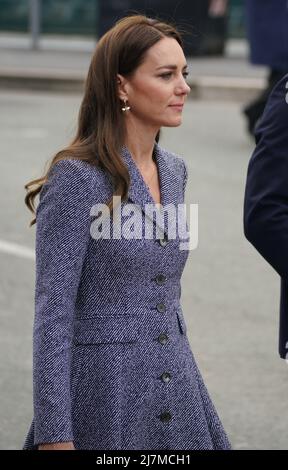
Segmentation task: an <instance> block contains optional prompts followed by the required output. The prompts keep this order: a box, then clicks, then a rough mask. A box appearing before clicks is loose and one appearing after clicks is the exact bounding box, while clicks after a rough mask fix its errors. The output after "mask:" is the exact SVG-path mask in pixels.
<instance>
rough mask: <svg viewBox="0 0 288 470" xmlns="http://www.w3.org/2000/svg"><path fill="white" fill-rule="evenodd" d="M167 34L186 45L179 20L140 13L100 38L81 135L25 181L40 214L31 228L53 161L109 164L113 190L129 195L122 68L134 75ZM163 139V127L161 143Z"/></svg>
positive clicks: (88, 82)
mask: <svg viewBox="0 0 288 470" xmlns="http://www.w3.org/2000/svg"><path fill="white" fill-rule="evenodd" d="M164 37H172V38H174V39H176V41H177V42H178V43H179V44H180V46H181V47H182V48H183V40H182V37H181V34H180V32H179V31H178V30H177V29H176V27H175V26H174V25H172V24H171V23H167V22H166V21H165V22H164V21H162V20H160V19H156V18H149V17H147V16H145V15H140V14H137V15H135V14H134V15H130V16H125V17H124V18H122V19H120V20H118V21H117V22H116V23H115V25H114V26H113V27H112V28H111V29H109V30H108V31H107V32H106V33H105V34H104V35H103V36H102V37H101V38H100V40H99V41H98V43H97V45H96V48H95V51H94V53H93V56H92V59H91V63H90V66H89V70H88V74H87V78H86V81H85V89H84V96H83V99H82V103H81V106H80V109H79V115H78V126H77V132H76V135H75V137H74V138H73V140H72V142H71V143H70V144H68V146H67V147H65V148H64V149H62V150H60V151H58V152H57V153H56V155H55V156H54V157H53V158H52V161H51V163H50V164H49V166H48V170H47V171H46V173H45V174H44V176H42V177H41V178H37V179H34V180H32V181H30V182H28V183H27V184H26V185H25V189H26V191H27V193H26V195H25V204H26V205H27V207H28V208H29V210H30V211H31V212H32V213H33V214H34V215H35V217H34V219H32V220H31V222H30V227H31V226H32V225H33V224H35V223H36V212H35V205H34V202H35V201H34V200H35V197H36V195H37V194H38V193H40V191H41V188H42V186H43V185H44V183H45V182H46V180H47V179H48V177H49V173H50V170H51V168H52V166H53V165H54V164H55V163H56V162H57V161H59V160H62V159H66V158H75V159H79V160H84V161H86V162H89V163H91V164H92V165H95V166H97V167H100V168H102V169H104V170H105V171H107V172H108V174H109V175H110V177H111V180H112V182H113V195H115V196H116V195H117V196H121V199H122V198H123V199H126V198H127V193H128V189H129V184H130V176H129V172H128V169H127V167H126V165H125V163H124V162H123V160H122V158H121V156H120V150H121V147H122V146H123V145H124V142H125V137H126V127H125V119H124V116H123V112H122V111H121V106H120V101H121V100H120V98H119V97H118V86H117V79H116V78H117V74H118V73H119V74H121V75H122V76H124V77H126V78H131V76H132V75H133V73H134V72H135V70H136V69H137V67H139V66H140V65H141V64H142V63H143V62H144V60H145V55H146V52H147V51H148V49H149V48H150V47H152V46H153V45H154V44H156V43H157V42H158V41H160V40H161V39H162V38H164ZM159 138H160V130H159V132H158V133H157V135H156V142H158V141H159ZM113 195H112V197H111V199H110V200H109V201H108V202H107V205H108V207H109V210H110V211H113V208H112V204H113Z"/></svg>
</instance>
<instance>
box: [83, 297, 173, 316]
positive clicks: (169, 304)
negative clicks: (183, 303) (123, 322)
mask: <svg viewBox="0 0 288 470" xmlns="http://www.w3.org/2000/svg"><path fill="white" fill-rule="evenodd" d="M179 306H180V299H179V298H178V299H171V298H168V299H167V298H165V296H163V298H162V297H161V296H159V297H158V298H157V299H151V300H149V301H145V302H141V301H137V300H135V301H134V302H131V301H129V302H125V303H109V304H106V303H99V304H97V305H93V307H90V306H87V308H85V307H84V306H83V305H81V306H80V308H79V311H78V310H77V308H76V310H75V318H76V319H80V318H81V319H85V318H87V319H88V318H97V317H121V316H127V317H131V316H137V317H139V316H146V315H148V316H149V314H151V312H153V311H158V312H159V313H167V314H169V313H170V312H171V313H172V312H173V311H175V310H176V309H177V308H178V307H179Z"/></svg>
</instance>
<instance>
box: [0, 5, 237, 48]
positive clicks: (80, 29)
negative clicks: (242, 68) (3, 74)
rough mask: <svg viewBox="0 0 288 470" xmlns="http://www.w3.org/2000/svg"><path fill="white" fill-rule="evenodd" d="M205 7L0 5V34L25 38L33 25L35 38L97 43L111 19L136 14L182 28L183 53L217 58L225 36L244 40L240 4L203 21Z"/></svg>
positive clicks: (112, 20) (112, 21)
mask: <svg viewBox="0 0 288 470" xmlns="http://www.w3.org/2000/svg"><path fill="white" fill-rule="evenodd" d="M208 4H209V0H193V1H191V0H190V1H187V0H183V1H182V2H175V1H174V0H165V1H163V0H0V32H14V33H17V32H18V33H20V32H21V33H27V32H29V31H31V28H32V27H33V25H34V33H35V32H37V34H38V33H40V34H41V33H44V34H53V35H55V34H57V35H59V34H61V35H81V36H85V37H95V38H98V37H100V36H101V35H102V34H103V33H104V32H105V31H106V30H107V29H109V28H110V27H111V26H112V24H113V23H114V22H115V20H116V19H118V18H120V17H122V16H125V15H126V14H127V12H128V11H131V10H137V11H140V12H145V13H146V14H151V16H153V15H158V16H160V17H163V18H164V19H168V20H169V19H171V20H174V21H175V22H176V24H177V26H180V27H184V28H185V30H186V31H187V33H188V34H186V35H185V43H186V44H185V47H186V54H189V55H217V54H220V55H221V54H223V51H224V45H225V39H226V37H230V38H231V37H232V38H241V37H243V36H244V19H243V17H244V15H243V0H231V1H230V4H229V9H228V14H227V15H225V16H223V17H211V16H210V17H209V15H208ZM37 5H38V7H39V13H37ZM33 11H34V13H36V14H34V16H33ZM37 16H38V20H37ZM37 21H38V23H39V24H38V25H37ZM33 22H34V23H33ZM37 26H38V29H37Z"/></svg>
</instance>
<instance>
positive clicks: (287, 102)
mask: <svg viewBox="0 0 288 470" xmlns="http://www.w3.org/2000/svg"><path fill="white" fill-rule="evenodd" d="M256 144H257V145H256V148H255V151H254V153H253V155H252V157H251V160H250V162H249V166H248V174H247V182H246V190H245V200H244V232H245V236H246V237H247V238H248V240H249V241H250V242H251V243H252V244H253V245H254V246H255V248H256V249H257V250H258V251H259V253H260V254H261V255H262V256H263V257H264V258H265V259H266V260H267V261H268V263H270V264H271V266H273V268H274V269H275V270H276V271H277V272H278V274H279V275H280V276H281V303H280V331H279V354H280V357H282V358H283V359H284V358H286V355H287V357H288V75H286V76H285V77H284V78H283V79H282V80H281V81H280V82H279V83H278V84H277V85H276V87H275V88H274V89H273V91H272V93H271V95H270V98H269V101H268V103H267V106H266V109H265V112H264V115H263V117H262V119H261V121H260V123H259V126H258V128H257V131H256Z"/></svg>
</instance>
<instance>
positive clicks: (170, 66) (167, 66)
mask: <svg viewBox="0 0 288 470" xmlns="http://www.w3.org/2000/svg"><path fill="white" fill-rule="evenodd" d="M187 67H188V64H186V65H184V67H183V69H182V70H184V69H187ZM159 69H171V70H176V69H177V65H174V64H170V65H161V66H160V67H157V68H156V70H159Z"/></svg>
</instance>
